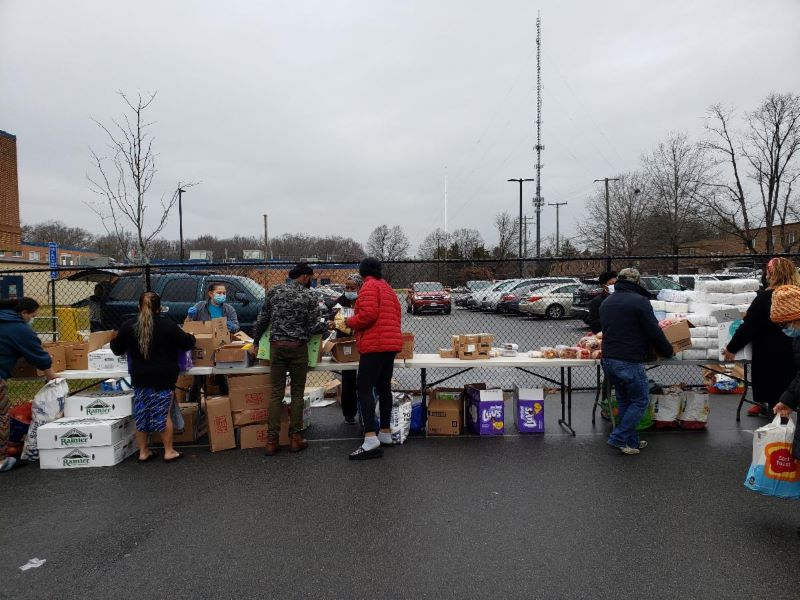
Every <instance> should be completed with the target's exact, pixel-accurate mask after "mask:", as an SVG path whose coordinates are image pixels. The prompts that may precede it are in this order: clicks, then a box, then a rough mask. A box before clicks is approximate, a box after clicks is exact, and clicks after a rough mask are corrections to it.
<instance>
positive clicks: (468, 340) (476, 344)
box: [439, 333, 494, 360]
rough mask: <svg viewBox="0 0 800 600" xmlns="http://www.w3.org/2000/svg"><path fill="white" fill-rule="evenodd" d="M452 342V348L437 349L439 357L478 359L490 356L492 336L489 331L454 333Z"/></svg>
mask: <svg viewBox="0 0 800 600" xmlns="http://www.w3.org/2000/svg"><path fill="white" fill-rule="evenodd" d="M452 342H453V344H452V348H440V349H439V356H440V357H442V358H458V359H460V360H478V359H484V358H490V357H491V353H492V344H493V343H494V336H493V335H492V334H491V333H470V334H465V335H454V336H453V338H452Z"/></svg>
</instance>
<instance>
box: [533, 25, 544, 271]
mask: <svg viewBox="0 0 800 600" xmlns="http://www.w3.org/2000/svg"><path fill="white" fill-rule="evenodd" d="M534 149H535V150H536V164H535V165H534V166H535V167H536V197H535V198H534V199H533V207H534V208H535V209H536V256H537V257H539V256H541V254H542V243H541V239H542V227H541V220H542V219H541V215H542V207H543V206H544V198H542V150H544V146H543V145H542V17H541V13H538V14H537V15H536V146H534Z"/></svg>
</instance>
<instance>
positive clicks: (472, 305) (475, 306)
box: [467, 279, 513, 310]
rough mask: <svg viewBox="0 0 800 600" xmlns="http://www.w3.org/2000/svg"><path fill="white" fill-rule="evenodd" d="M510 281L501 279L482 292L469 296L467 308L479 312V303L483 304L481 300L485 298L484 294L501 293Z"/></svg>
mask: <svg viewBox="0 0 800 600" xmlns="http://www.w3.org/2000/svg"><path fill="white" fill-rule="evenodd" d="M512 281H513V280H511V279H501V280H499V281H495V282H494V283H493V284H492V285H490V286H487V287H485V288H483V289H482V290H479V291H477V292H474V293H472V294H470V295H469V297H468V298H467V308H469V309H472V310H480V308H481V302H483V298H484V296H486V294H489V293H492V292H495V291H503V290H504V289H506V288H507V287H508V286H510V285H511V283H512Z"/></svg>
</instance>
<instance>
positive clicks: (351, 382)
mask: <svg viewBox="0 0 800 600" xmlns="http://www.w3.org/2000/svg"><path fill="white" fill-rule="evenodd" d="M356 373H357V372H356V371H342V416H343V417H344V418H345V419H355V418H356V415H357V414H358V395H357V392H356Z"/></svg>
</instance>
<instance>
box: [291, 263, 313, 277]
mask: <svg viewBox="0 0 800 600" xmlns="http://www.w3.org/2000/svg"><path fill="white" fill-rule="evenodd" d="M313 274H314V269H312V268H311V267H309V266H308V263H307V262H299V263H297V264H296V265H295V266H294V267H292V270H291V271H289V279H297V278H298V277H302V276H303V275H313Z"/></svg>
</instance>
